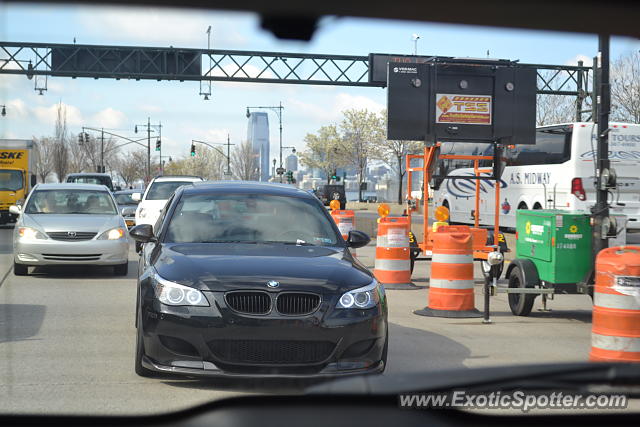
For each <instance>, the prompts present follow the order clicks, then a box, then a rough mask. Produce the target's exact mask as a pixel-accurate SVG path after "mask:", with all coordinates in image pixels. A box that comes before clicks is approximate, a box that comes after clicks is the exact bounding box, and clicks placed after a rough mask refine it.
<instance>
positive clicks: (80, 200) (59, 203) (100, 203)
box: [25, 190, 117, 215]
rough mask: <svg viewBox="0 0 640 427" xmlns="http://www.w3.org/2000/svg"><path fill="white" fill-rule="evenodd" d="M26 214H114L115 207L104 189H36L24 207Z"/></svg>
mask: <svg viewBox="0 0 640 427" xmlns="http://www.w3.org/2000/svg"><path fill="white" fill-rule="evenodd" d="M25 212H26V213H28V214H85V215H115V214H116V213H117V211H116V208H115V206H114V204H113V201H112V200H111V197H110V196H109V194H108V193H107V192H105V191H90V190H36V191H35V192H34V193H33V194H32V195H31V196H30V197H29V201H28V202H27V206H26V207H25Z"/></svg>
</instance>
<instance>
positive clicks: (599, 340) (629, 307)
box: [589, 246, 640, 362]
mask: <svg viewBox="0 0 640 427" xmlns="http://www.w3.org/2000/svg"><path fill="white" fill-rule="evenodd" d="M589 359H590V360H592V361H599V362H640V246H622V247H613V248H607V249H603V250H602V251H600V253H598V256H597V257H596V285H595V289H594V294H593V322H592V329H591V354H590V355H589Z"/></svg>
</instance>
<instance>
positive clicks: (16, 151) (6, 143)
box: [0, 139, 36, 225]
mask: <svg viewBox="0 0 640 427" xmlns="http://www.w3.org/2000/svg"><path fill="white" fill-rule="evenodd" d="M33 147H34V145H33V141H30V140H15V139H13V140H12V139H1V140H0V225H2V224H6V223H8V222H12V221H15V219H16V215H14V214H11V213H9V207H10V206H11V205H16V204H21V203H22V202H24V200H25V198H26V197H27V194H29V191H30V189H31V188H32V187H33V186H34V185H35V184H36V176H35V175H34V174H33V167H32V163H33V156H32V155H33Z"/></svg>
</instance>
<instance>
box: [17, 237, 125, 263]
mask: <svg viewBox="0 0 640 427" xmlns="http://www.w3.org/2000/svg"><path fill="white" fill-rule="evenodd" d="M13 253H14V257H15V261H16V262H18V263H19V264H25V265H33V266H38V265H71V264H73V265H77V264H90V265H119V264H124V263H126V262H127V261H128V259H129V240H128V239H126V238H124V239H118V240H95V239H93V240H82V241H77V242H68V241H61V240H53V239H46V240H30V241H26V242H25V241H21V240H17V241H14V245H13Z"/></svg>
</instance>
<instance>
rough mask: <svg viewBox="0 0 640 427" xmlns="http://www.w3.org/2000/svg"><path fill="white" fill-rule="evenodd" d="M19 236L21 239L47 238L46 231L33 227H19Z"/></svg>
mask: <svg viewBox="0 0 640 427" xmlns="http://www.w3.org/2000/svg"><path fill="white" fill-rule="evenodd" d="M18 236H19V237H20V239H21V240H44V239H46V238H47V236H45V235H44V233H42V232H41V231H38V230H36V229H35V228H31V227H20V228H18Z"/></svg>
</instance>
